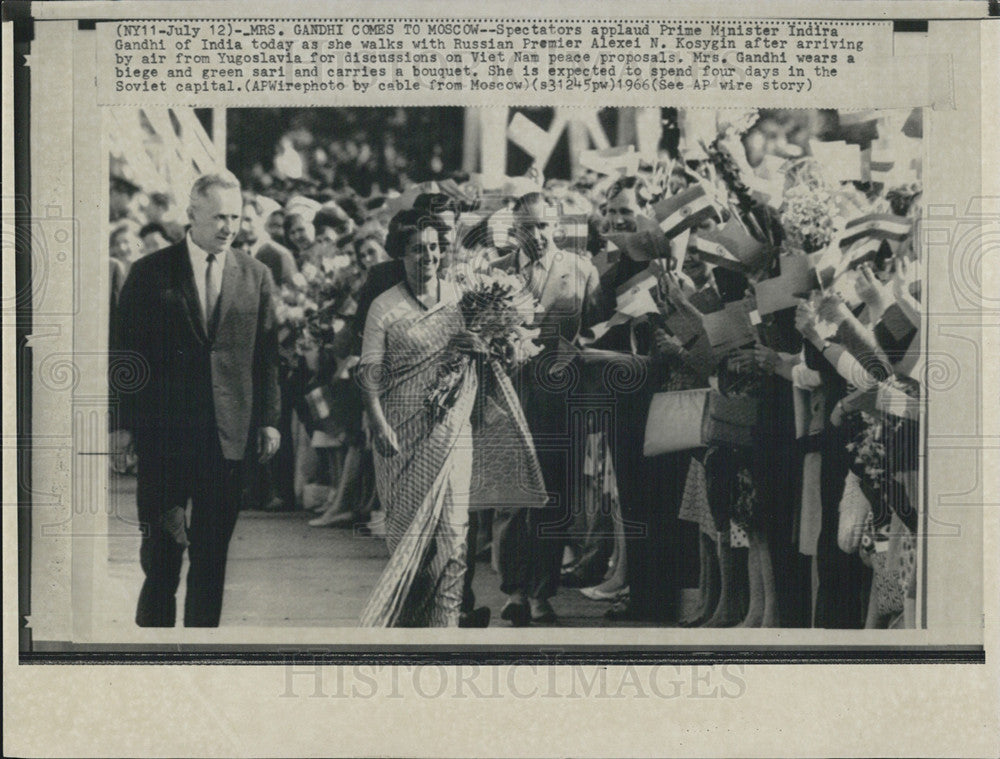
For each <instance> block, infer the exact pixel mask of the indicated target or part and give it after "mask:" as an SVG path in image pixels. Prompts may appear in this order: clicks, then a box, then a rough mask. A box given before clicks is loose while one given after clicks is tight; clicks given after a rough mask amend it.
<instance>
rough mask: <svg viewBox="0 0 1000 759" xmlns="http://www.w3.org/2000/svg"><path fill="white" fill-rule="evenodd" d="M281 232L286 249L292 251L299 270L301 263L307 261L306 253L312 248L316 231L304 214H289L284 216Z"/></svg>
mask: <svg viewBox="0 0 1000 759" xmlns="http://www.w3.org/2000/svg"><path fill="white" fill-rule="evenodd" d="M283 231H284V238H285V242H286V243H287V245H288V249H289V250H290V251H292V255H294V256H295V263H296V264H298V266H299V267H300V268H301V267H302V264H303V262H304V261H305V260H307V259H306V258H305V255H306V251H308V250H309V248H310V247H312V244H313V241H314V240H315V239H316V230H315V229H314V228H313V225H312V222H311V221H310V220H308V219H307V218H306V217H305V215H304V214H301V213H289V214H285V221H284V230H283Z"/></svg>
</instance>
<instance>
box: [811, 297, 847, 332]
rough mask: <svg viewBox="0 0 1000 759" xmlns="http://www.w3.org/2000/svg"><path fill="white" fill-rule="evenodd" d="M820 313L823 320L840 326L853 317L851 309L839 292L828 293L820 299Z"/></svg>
mask: <svg viewBox="0 0 1000 759" xmlns="http://www.w3.org/2000/svg"><path fill="white" fill-rule="evenodd" d="M818 313H819V315H820V317H821V318H822V319H823V321H827V322H830V323H831V324H833V325H834V326H836V327H839V326H840V324H841V322H843V321H846V320H847V319H849V318H850V317H851V311H850V309H849V308H848V307H847V305H846V304H845V303H844V300H843V299H842V298H841V297H840V296H839V295H837V293H827V294H826V295H824V296H823V297H822V298H820V301H819V309H818Z"/></svg>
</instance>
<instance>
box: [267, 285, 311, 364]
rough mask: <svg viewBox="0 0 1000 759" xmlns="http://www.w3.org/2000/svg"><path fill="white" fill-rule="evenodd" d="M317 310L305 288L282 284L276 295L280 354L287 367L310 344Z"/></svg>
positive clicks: (275, 315) (275, 312)
mask: <svg viewBox="0 0 1000 759" xmlns="http://www.w3.org/2000/svg"><path fill="white" fill-rule="evenodd" d="M296 284H300V283H298V282H297V283H296ZM316 310H317V305H316V302H315V301H314V300H313V299H312V298H311V297H309V295H308V294H307V293H306V292H305V291H304V289H303V288H300V287H290V286H288V285H282V286H281V290H280V292H279V293H278V294H277V295H276V296H274V317H275V321H276V322H277V325H278V355H279V357H280V360H281V363H282V365H283V366H284V367H285V368H286V369H288V368H291V367H292V366H293V365H294V364H295V362H296V361H297V357H298V356H300V355H302V353H303V351H304V349H305V347H306V345H307V344H308V342H309V340H310V337H309V324H310V322H311V321H312V320H313V319H314V318H315V314H316Z"/></svg>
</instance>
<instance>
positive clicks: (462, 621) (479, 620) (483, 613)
mask: <svg viewBox="0 0 1000 759" xmlns="http://www.w3.org/2000/svg"><path fill="white" fill-rule="evenodd" d="M491 616H492V613H491V612H490V607H489V606H480V607H479V608H478V609H473V610H472V611H464V612H462V613H461V614H459V615H458V626H459V627H489V626H490V617H491Z"/></svg>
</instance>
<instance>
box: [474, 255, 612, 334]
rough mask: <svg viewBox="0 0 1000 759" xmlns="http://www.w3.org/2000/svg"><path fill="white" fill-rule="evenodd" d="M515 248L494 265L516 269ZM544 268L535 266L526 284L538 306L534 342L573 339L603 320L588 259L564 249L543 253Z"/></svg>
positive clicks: (595, 278)
mask: <svg viewBox="0 0 1000 759" xmlns="http://www.w3.org/2000/svg"><path fill="white" fill-rule="evenodd" d="M517 256H518V252H517V251H514V252H513V253H508V254H507V255H506V256H502V257H500V258H498V259H497V260H496V261H494V262H493V264H492V266H493V267H494V268H497V269H500V270H501V271H505V272H508V273H514V272H515V271H517V265H518V258H517ZM546 257H547V264H548V265H547V268H546V267H543V266H538V265H536V266H535V272H534V274H533V275H532V277H531V279H530V281H529V287H530V288H531V291H532V293H533V294H534V296H535V298H536V299H537V300H538V303H539V305H540V306H541V313H540V314H538V315H537V316H536V318H535V327H538V328H540V329H541V334H540V335H539V337H538V340H537V342H539V343H541V344H542V345H544V346H545V347H547V348H548V347H553V346H554V345H555V344H556V343H558V340H559V338H560V337H562V338H564V339H565V340H567V341H569V342H573V340H575V339H576V336H577V335H578V334H579V332H580V330H581V329H586V328H588V327H592V326H593V325H595V324H597V323H598V322H599V321H601V320H602V317H603V314H604V312H605V311H606V306H605V305H604V299H603V295H602V292H601V285H600V277H599V276H598V274H597V269H596V268H595V267H594V265H593V264H592V263H590V261H588V260H586V259H585V258H583V257H581V256H579V255H577V254H576V253H570V252H567V251H565V250H551V251H549V252H548V253H547V254H546Z"/></svg>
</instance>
